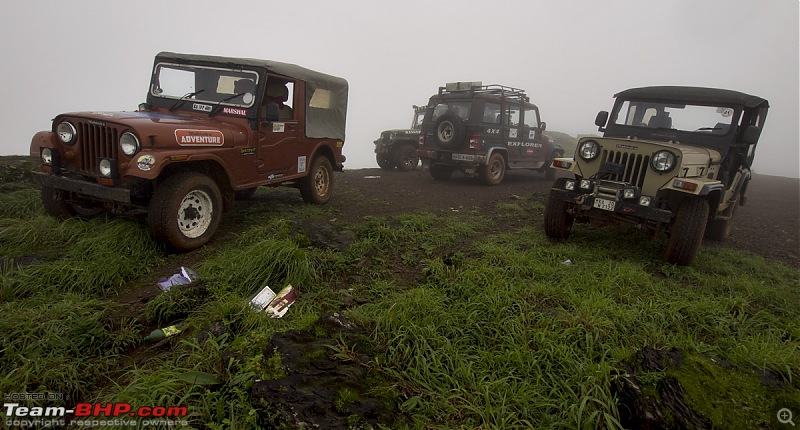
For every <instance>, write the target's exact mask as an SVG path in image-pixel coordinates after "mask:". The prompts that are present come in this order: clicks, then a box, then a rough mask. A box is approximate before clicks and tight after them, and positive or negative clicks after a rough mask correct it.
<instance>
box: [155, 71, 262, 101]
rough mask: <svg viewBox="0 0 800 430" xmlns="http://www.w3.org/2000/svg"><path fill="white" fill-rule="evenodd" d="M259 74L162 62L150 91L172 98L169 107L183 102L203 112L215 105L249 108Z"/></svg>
mask: <svg viewBox="0 0 800 430" xmlns="http://www.w3.org/2000/svg"><path fill="white" fill-rule="evenodd" d="M258 77H259V75H258V73H257V72H255V71H252V70H241V69H238V70H237V69H228V68H221V67H220V68H216V67H202V66H192V65H187V64H172V63H159V64H157V65H156V68H155V74H154V76H153V81H152V83H151V85H150V94H151V95H153V96H154V97H158V98H163V99H169V100H173V101H174V102H173V103H172V104H171V105H170V106H171V107H170V110H174V109H180V108H181V107H183V106H184V105H186V106H189V109H190V110H195V111H203V112H211V110H212V108H213V106H216V105H230V106H237V107H242V108H249V107H251V106H253V104H254V103H255V96H256V87H257V85H258V82H259V79H258Z"/></svg>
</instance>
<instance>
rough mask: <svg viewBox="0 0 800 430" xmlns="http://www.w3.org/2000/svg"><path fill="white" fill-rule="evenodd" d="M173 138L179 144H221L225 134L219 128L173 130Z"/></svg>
mask: <svg viewBox="0 0 800 430" xmlns="http://www.w3.org/2000/svg"><path fill="white" fill-rule="evenodd" d="M175 140H176V141H177V142H178V145H181V146H222V144H223V143H225V136H224V135H223V134H222V132H221V131H219V130H187V129H180V128H179V129H177V130H175Z"/></svg>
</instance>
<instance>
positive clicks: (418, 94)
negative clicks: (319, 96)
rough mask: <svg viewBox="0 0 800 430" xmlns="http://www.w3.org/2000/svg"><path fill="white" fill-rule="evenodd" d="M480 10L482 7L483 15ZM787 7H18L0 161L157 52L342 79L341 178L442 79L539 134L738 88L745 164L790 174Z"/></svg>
mask: <svg viewBox="0 0 800 430" xmlns="http://www.w3.org/2000/svg"><path fill="white" fill-rule="evenodd" d="M489 4H491V9H487V5H489ZM799 14H800V12H799V11H798V1H797V0H773V1H766V2H764V1H755V0H749V1H747V0H713V1H712V0H707V1H703V0H674V1H673V0H669V1H662V2H659V3H658V4H655V3H651V2H648V1H639V0H608V1H602V2H598V1H590V0H566V1H564V0H562V1H558V2H556V1H544V0H528V1H496V2H486V1H483V0H481V1H476V0H461V1H417V0H412V1H406V0H403V1H395V2H392V3H389V2H378V1H357V0H348V1H322V0H310V1H302V2H272V1H259V0H254V1H233V0H231V1H227V2H220V1H206V0H196V1H187V0H182V1H166V0H163V1H152V0H137V1H133V2H110V1H101V0H91V1H77V0H65V1H30V0H3V2H2V4H0V40H2V42H0V54H2V58H3V61H2V63H0V68H2V69H1V70H2V78H3V79H1V80H0V94H2V96H3V103H4V105H3V107H4V109H3V113H2V115H0V126H1V127H2V130H4V131H5V133H4V139H3V140H2V142H0V155H15V154H27V153H28V147H29V145H30V140H31V137H32V136H33V134H34V133H35V132H37V131H39V130H45V129H49V128H50V120H51V119H52V118H53V117H55V116H56V115H57V114H59V113H61V112H72V111H83V110H93V111H100V110H126V111H132V110H135V109H136V107H137V105H138V104H139V103H140V102H143V101H144V100H145V96H146V94H147V86H148V82H149V74H150V69H151V68H152V64H153V57H154V56H155V55H156V53H158V52H160V51H174V52H185V53H196V54H209V55H222V56H234V57H251V58H263V59H272V60H278V61H282V62H288V63H295V64H299V65H302V66H305V67H308V68H311V69H315V70H318V71H321V72H324V73H328V74H332V75H336V76H340V77H343V78H345V79H347V80H348V82H349V84H350V96H349V107H348V114H347V138H346V140H345V147H344V153H345V155H346V156H347V162H346V163H345V168H349V169H352V168H362V167H375V166H376V163H375V158H374V153H373V148H374V145H373V144H372V141H373V140H375V139H376V138H377V137H378V136H379V134H380V132H381V131H382V130H385V129H390V128H403V127H407V126H408V125H409V124H410V122H411V116H412V110H411V106H412V105H414V104H424V103H426V102H427V100H428V97H430V96H431V95H432V94H434V93H435V92H436V91H437V89H438V87H439V86H440V85H443V84H444V83H446V82H452V81H459V80H461V81H482V82H483V83H484V84H503V85H508V86H513V87H518V88H523V89H525V90H527V92H528V94H529V95H530V97H531V100H532V101H533V102H534V103H536V104H537V105H538V106H539V108H540V110H541V116H542V120H544V121H546V122H547V124H548V129H549V130H554V131H561V132H565V133H569V134H571V135H573V136H574V135H576V134H583V133H595V132H597V128H596V127H595V126H594V117H595V115H596V113H597V111H600V110H610V108H611V103H612V101H613V100H612V96H613V95H614V94H615V93H617V92H619V91H621V90H623V89H626V88H632V87H639V86H649V85H691V86H706V87H716V88H726V89H732V90H737V91H741V92H745V93H749V94H753V95H757V96H760V97H763V98H766V99H768V100H769V102H770V105H771V108H770V112H769V114H768V117H767V123H766V126H765V129H764V131H763V133H762V137H761V140H760V142H759V146H758V149H757V152H756V160H755V163H754V166H753V170H754V171H755V172H757V173H761V174H769V175H779V176H791V177H798V176H800V168H799V167H798V166H799V165H800V150H799V149H798V148H800V127H799V126H798V121H799V120H800V109H799V108H798V105H800V101H799V96H798V93H800V89H799V88H798V87H799V85H798V82H799V81H800V74H799V73H800V72H799V71H798V63H799V62H800V59H799V55H798V52H799V51H800V48H799V46H798V40H800V30H799V29H798V22H799V21H800V15H799Z"/></svg>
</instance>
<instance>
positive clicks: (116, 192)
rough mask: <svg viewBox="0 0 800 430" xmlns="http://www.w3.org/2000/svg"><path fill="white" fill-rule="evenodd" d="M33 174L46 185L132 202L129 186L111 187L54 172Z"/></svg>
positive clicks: (97, 197) (101, 197)
mask: <svg viewBox="0 0 800 430" xmlns="http://www.w3.org/2000/svg"><path fill="white" fill-rule="evenodd" d="M33 174H34V176H35V177H37V178H38V179H39V181H40V182H41V183H42V185H44V186H46V187H51V188H55V189H58V190H64V191H69V192H73V193H76V194H80V195H82V196H86V197H90V198H93V199H96V200H103V201H111V202H119V203H130V202H131V190H129V189H127V188H120V187H109V186H106V185H100V184H96V183H93V182H87V181H82V180H79V179H72V178H66V177H64V176H58V175H54V174H52V173H43V172H33Z"/></svg>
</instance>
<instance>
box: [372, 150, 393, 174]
mask: <svg viewBox="0 0 800 430" xmlns="http://www.w3.org/2000/svg"><path fill="white" fill-rule="evenodd" d="M375 161H377V162H378V167H380V168H381V169H383V170H392V169H394V161H393V160H392V159H391V157H390V153H388V152H384V153H382V154H375Z"/></svg>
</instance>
